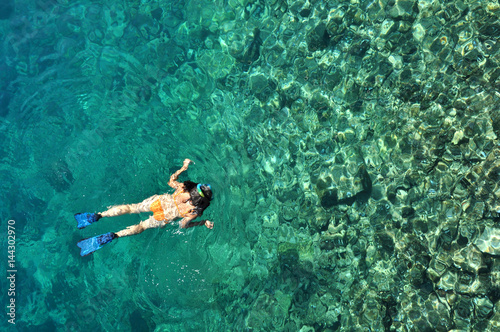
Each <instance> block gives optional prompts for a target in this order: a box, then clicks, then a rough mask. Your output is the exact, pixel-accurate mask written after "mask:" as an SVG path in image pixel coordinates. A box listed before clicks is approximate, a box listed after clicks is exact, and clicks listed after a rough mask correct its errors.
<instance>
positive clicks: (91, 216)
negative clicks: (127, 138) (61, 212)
mask: <svg viewBox="0 0 500 332" xmlns="http://www.w3.org/2000/svg"><path fill="white" fill-rule="evenodd" d="M101 218H102V216H101V215H100V214H99V213H88V212H84V213H77V214H75V219H76V221H77V222H78V226H77V227H78V229H82V228H85V227H87V226H88V225H90V224H92V223H95V222H96V221H97V220H99V219H101Z"/></svg>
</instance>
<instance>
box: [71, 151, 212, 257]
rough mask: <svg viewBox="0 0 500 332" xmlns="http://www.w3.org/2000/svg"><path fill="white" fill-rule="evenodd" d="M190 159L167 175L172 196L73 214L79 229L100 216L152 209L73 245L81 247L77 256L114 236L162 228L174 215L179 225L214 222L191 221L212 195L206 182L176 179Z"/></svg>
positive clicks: (89, 252)
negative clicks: (145, 215)
mask: <svg viewBox="0 0 500 332" xmlns="http://www.w3.org/2000/svg"><path fill="white" fill-rule="evenodd" d="M191 162H192V161H191V160H189V159H185V160H184V163H183V166H182V168H181V169H179V170H178V171H177V172H175V173H174V174H172V175H171V176H170V181H169V182H168V185H169V186H170V187H172V188H174V189H175V192H174V193H173V194H172V195H170V194H163V195H154V196H151V197H149V198H147V199H145V200H144V201H143V202H141V203H138V204H126V205H117V206H113V207H111V208H110V209H109V210H107V211H104V212H100V213H87V212H85V213H77V214H75V219H76V221H77V222H78V228H79V229H82V228H85V227H87V226H89V225H90V224H92V223H94V222H96V221H98V220H99V219H101V218H104V217H116V216H121V215H123V214H127V213H140V212H153V215H152V216H150V217H149V218H148V219H146V220H144V221H141V222H140V223H139V224H137V225H133V226H129V227H127V228H126V229H123V230H121V231H119V232H117V233H113V232H109V233H106V234H102V235H98V236H94V237H91V238H88V239H84V240H81V241H80V242H78V244H77V245H78V247H80V248H81V251H80V255H81V256H87V255H89V254H91V253H93V252H94V251H96V250H98V249H100V248H102V246H103V245H105V244H106V243H109V242H111V241H112V240H114V239H116V238H119V237H124V236H129V235H135V234H139V233H142V232H143V231H144V230H146V229H148V228H158V227H164V226H165V225H166V224H169V223H170V222H172V221H173V220H174V219H177V218H182V219H181V220H180V221H179V225H180V227H181V228H190V227H194V226H201V225H205V226H206V227H207V228H209V229H212V228H213V227H214V223H213V222H211V221H209V220H201V221H198V222H192V220H194V219H195V218H196V217H199V216H201V215H203V211H204V210H205V209H206V208H207V207H208V206H209V205H210V201H211V200H212V198H213V194H212V187H211V186H210V185H209V184H200V183H194V182H191V181H185V182H183V183H180V182H177V179H178V177H179V175H180V174H181V173H182V172H184V171H185V170H187V169H188V166H189V164H190V163H191Z"/></svg>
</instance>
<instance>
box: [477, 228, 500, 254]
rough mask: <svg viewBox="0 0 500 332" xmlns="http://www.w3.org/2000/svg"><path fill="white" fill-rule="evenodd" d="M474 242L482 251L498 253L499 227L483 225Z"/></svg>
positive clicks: (499, 244)
mask: <svg viewBox="0 0 500 332" xmlns="http://www.w3.org/2000/svg"><path fill="white" fill-rule="evenodd" d="M474 244H475V245H476V246H477V248H478V249H479V250H480V251H481V252H483V253H487V254H491V255H500V228H494V227H490V226H487V227H485V229H484V231H483V233H482V234H481V236H479V237H478V238H477V239H476V241H475V242H474Z"/></svg>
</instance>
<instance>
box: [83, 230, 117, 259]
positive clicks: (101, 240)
mask: <svg viewBox="0 0 500 332" xmlns="http://www.w3.org/2000/svg"><path fill="white" fill-rule="evenodd" d="M117 237H118V236H116V234H115V233H112V232H109V233H106V234H102V235H97V236H94V237H89V238H88V239H84V240H81V241H79V242H78V243H77V244H76V245H77V246H79V247H80V248H81V249H82V250H81V251H80V256H82V257H83V256H87V255H90V254H91V253H93V252H94V251H96V250H97V249H101V248H102V246H103V245H105V244H106V243H109V242H111V241H113V239H116V238H117Z"/></svg>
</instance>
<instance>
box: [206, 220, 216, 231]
mask: <svg viewBox="0 0 500 332" xmlns="http://www.w3.org/2000/svg"><path fill="white" fill-rule="evenodd" d="M205 226H207V228H208V229H212V228H214V223H213V222H211V221H210V220H205Z"/></svg>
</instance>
